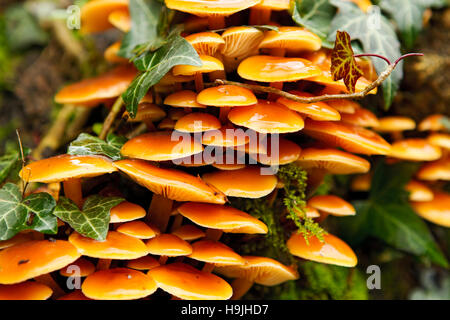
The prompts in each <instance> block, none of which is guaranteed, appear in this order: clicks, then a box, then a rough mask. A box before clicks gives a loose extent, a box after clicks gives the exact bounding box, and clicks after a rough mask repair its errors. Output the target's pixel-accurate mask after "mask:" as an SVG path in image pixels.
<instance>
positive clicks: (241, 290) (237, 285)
mask: <svg viewBox="0 0 450 320" xmlns="http://www.w3.org/2000/svg"><path fill="white" fill-rule="evenodd" d="M252 286H253V281H249V280H247V279H244V278H237V279H234V280H233V282H232V283H231V287H232V288H233V296H232V297H231V300H239V299H241V298H242V297H243V296H244V295H245V294H246V293H247V292H248V290H250V288H251V287H252Z"/></svg>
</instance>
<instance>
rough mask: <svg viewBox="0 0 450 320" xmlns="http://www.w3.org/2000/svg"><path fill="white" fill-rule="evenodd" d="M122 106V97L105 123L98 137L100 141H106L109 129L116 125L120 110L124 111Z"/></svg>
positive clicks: (115, 103) (118, 99)
mask: <svg viewBox="0 0 450 320" xmlns="http://www.w3.org/2000/svg"><path fill="white" fill-rule="evenodd" d="M122 105H123V99H122V96H119V97H118V98H117V100H116V102H114V105H113V106H112V108H111V111H110V112H109V114H108V116H107V117H106V119H105V121H104V122H103V127H102V131H101V132H100V135H99V136H98V137H99V138H100V139H103V140H105V138H106V136H107V135H108V132H109V129H111V126H112V124H113V123H114V120H116V118H117V115H118V114H119V112H120V110H122Z"/></svg>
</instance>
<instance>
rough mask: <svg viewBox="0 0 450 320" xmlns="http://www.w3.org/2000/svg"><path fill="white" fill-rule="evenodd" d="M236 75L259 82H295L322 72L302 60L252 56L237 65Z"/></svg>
mask: <svg viewBox="0 0 450 320" xmlns="http://www.w3.org/2000/svg"><path fill="white" fill-rule="evenodd" d="M237 71H238V74H239V75H240V76H241V77H242V78H244V79H247V80H253V81H260V82H285V81H297V80H301V79H305V78H310V77H314V76H317V75H319V74H320V73H321V72H322V71H321V70H320V69H319V68H318V67H316V66H315V65H313V64H312V63H311V62H310V61H308V60H306V59H302V58H284V57H273V56H253V57H250V58H247V59H245V60H244V61H242V62H241V63H240V64H239V67H238V70H237Z"/></svg>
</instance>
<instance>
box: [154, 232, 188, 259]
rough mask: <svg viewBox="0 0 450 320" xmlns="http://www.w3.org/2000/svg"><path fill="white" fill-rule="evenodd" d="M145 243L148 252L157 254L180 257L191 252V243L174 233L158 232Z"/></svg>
mask: <svg viewBox="0 0 450 320" xmlns="http://www.w3.org/2000/svg"><path fill="white" fill-rule="evenodd" d="M146 245H147V249H148V253H150V254H152V255H157V256H167V257H180V256H187V255H189V254H191V253H192V247H191V245H190V244H189V243H188V242H186V241H184V240H183V239H181V238H179V237H178V236H176V235H174V234H167V233H166V234H160V235H158V236H156V237H155V238H153V239H150V240H148V241H147V244H146Z"/></svg>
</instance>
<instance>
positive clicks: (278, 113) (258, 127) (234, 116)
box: [228, 100, 304, 133]
mask: <svg viewBox="0 0 450 320" xmlns="http://www.w3.org/2000/svg"><path fill="white" fill-rule="evenodd" d="M228 119H229V120H230V121H231V122H233V123H234V124H236V125H239V126H243V127H246V128H250V129H252V130H254V131H256V132H260V133H289V132H296V131H300V130H302V129H303V126H304V122H303V118H302V117H301V116H300V115H299V114H298V113H296V112H294V111H292V110H290V109H289V108H287V107H285V106H284V105H281V104H279V103H276V102H272V101H265V100H259V101H258V103H257V104H255V105H251V106H247V107H239V108H233V109H232V110H231V111H230V113H229V114H228Z"/></svg>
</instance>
